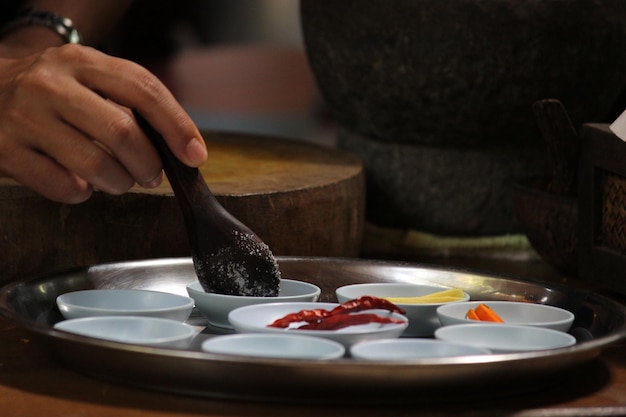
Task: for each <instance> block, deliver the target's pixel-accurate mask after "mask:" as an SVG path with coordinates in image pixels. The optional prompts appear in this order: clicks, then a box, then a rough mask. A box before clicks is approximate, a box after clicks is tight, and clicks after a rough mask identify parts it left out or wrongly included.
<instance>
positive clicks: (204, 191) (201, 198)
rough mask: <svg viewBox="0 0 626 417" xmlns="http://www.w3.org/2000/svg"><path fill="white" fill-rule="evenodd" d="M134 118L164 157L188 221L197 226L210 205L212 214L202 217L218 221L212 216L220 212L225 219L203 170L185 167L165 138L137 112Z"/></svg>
mask: <svg viewBox="0 0 626 417" xmlns="http://www.w3.org/2000/svg"><path fill="white" fill-rule="evenodd" d="M133 114H134V116H135V118H136V119H137V123H138V124H139V126H140V127H141V128H142V129H143V131H144V132H145V133H146V135H147V136H148V138H149V139H150V141H151V142H152V144H153V145H154V147H155V148H156V150H157V152H158V153H159V156H160V157H161V162H162V163H163V170H164V171H165V174H166V175H167V178H168V179H169V181H170V185H171V186H172V189H173V190H174V194H175V195H176V197H177V199H178V202H179V204H180V205H181V209H182V210H183V215H184V217H185V220H186V221H187V222H188V223H194V224H195V221H194V220H193V219H192V217H195V216H197V215H199V214H200V213H198V209H199V208H202V207H205V205H209V206H210V210H203V213H202V215H203V216H204V217H206V216H208V217H212V218H214V216H211V212H212V210H216V211H217V212H219V213H220V214H221V215H227V214H225V213H226V211H225V210H224V208H223V207H222V206H221V205H220V204H219V202H218V201H217V199H216V198H215V196H214V195H213V193H212V192H211V190H210V189H209V187H208V185H207V184H206V182H205V181H204V178H203V177H202V173H201V172H200V170H199V169H198V168H192V167H189V166H187V165H185V164H183V163H182V162H181V161H180V160H179V159H178V158H177V157H176V155H174V153H173V152H172V151H171V149H170V148H169V146H168V145H167V143H166V142H165V139H163V136H161V134H160V133H159V132H157V131H156V130H155V129H154V128H153V127H152V125H150V123H148V121H147V120H145V119H144V118H143V116H141V115H140V114H139V113H138V112H137V111H135V110H133ZM190 225H191V224H190Z"/></svg>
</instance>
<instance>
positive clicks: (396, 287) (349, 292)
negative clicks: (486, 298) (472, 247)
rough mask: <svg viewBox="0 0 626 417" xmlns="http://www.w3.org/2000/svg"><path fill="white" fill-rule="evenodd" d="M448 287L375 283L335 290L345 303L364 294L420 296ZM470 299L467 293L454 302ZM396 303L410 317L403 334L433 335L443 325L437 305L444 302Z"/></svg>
mask: <svg viewBox="0 0 626 417" xmlns="http://www.w3.org/2000/svg"><path fill="white" fill-rule="evenodd" d="M447 289H450V288H449V287H440V286H435V285H420V284H402V283H397V284H396V283H374V284H353V285H346V286H343V287H339V288H337V289H336V290H335V294H336V296H337V300H338V301H339V302H340V303H343V302H345V301H348V300H351V299H354V298H358V297H360V296H363V295H372V296H375V297H380V298H386V297H420V296H423V295H428V294H432V293H435V292H438V291H443V290H447ZM469 299H470V296H469V294H467V293H465V297H464V298H463V299H462V300H459V301H454V302H452V303H457V302H460V301H467V300H469ZM395 304H396V305H397V306H398V307H400V308H402V309H403V310H404V311H406V316H407V317H408V318H409V327H407V329H406V330H405V331H404V333H403V336H412V337H432V335H433V332H434V331H435V329H437V328H438V327H439V326H441V324H440V323H439V318H438V317H437V307H439V306H441V305H443V304H442V303H432V304H431V303H429V304H403V303H395ZM445 304H451V303H445Z"/></svg>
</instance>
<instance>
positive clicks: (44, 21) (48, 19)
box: [0, 7, 81, 43]
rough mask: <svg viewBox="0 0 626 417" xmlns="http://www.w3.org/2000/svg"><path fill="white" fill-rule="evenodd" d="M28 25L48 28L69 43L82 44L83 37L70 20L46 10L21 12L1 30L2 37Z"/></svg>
mask: <svg viewBox="0 0 626 417" xmlns="http://www.w3.org/2000/svg"><path fill="white" fill-rule="evenodd" d="M28 25H39V26H44V27H47V28H49V29H51V30H53V31H54V32H56V33H57V34H58V35H59V36H61V37H62V38H63V40H64V41H65V42H67V43H81V36H80V34H79V33H78V31H77V30H76V28H75V27H74V23H73V22H72V20H71V19H70V18H68V17H63V16H59V15H57V14H55V13H52V12H49V11H46V10H36V9H34V8H32V7H30V8H27V9H24V10H22V11H20V12H19V13H18V14H17V15H16V16H15V18H13V20H11V21H9V22H8V23H7V24H6V25H5V26H4V27H3V28H2V29H1V30H0V36H4V35H5V34H7V33H9V32H11V31H13V30H16V29H18V28H21V27H23V26H28Z"/></svg>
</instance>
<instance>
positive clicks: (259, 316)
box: [228, 303, 408, 348]
mask: <svg viewBox="0 0 626 417" xmlns="http://www.w3.org/2000/svg"><path fill="white" fill-rule="evenodd" d="M336 306H338V304H337V303H271V304H256V305H250V306H246V307H240V308H237V309H235V310H233V311H231V312H230V314H229V315H228V320H229V321H230V323H231V325H232V326H233V327H234V329H235V330H236V331H237V332H239V333H273V334H285V333H288V334H289V335H302V336H315V337H322V338H325V339H330V340H334V341H335V342H339V343H341V344H342V345H344V346H345V347H346V348H349V347H350V346H351V345H353V344H355V343H359V342H363V341H366V340H374V339H390V338H395V337H399V336H400V335H401V334H402V332H403V331H404V330H405V329H406V327H407V325H408V319H407V318H406V317H405V316H403V315H401V314H397V313H390V312H388V311H382V310H367V311H362V312H359V313H353V314H365V313H376V314H379V315H381V316H383V317H393V318H394V319H397V320H401V321H402V323H391V324H380V323H369V324H363V325H356V326H349V327H344V328H342V329H339V330H298V329H296V328H295V327H297V326H298V325H300V324H302V323H294V325H293V326H290V327H289V328H287V329H282V328H276V327H268V325H269V324H271V323H273V322H274V321H275V320H277V319H279V318H281V317H284V316H286V315H287V314H291V313H297V312H299V311H301V310H313V309H318V308H322V309H326V310H331V309H333V308H335V307H336Z"/></svg>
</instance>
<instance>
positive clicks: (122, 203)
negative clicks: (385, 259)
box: [0, 132, 365, 281]
mask: <svg viewBox="0 0 626 417" xmlns="http://www.w3.org/2000/svg"><path fill="white" fill-rule="evenodd" d="M203 136H204V138H205V140H206V141H207V146H208V150H209V160H208V161H207V163H206V164H205V165H204V166H202V167H201V171H202V173H203V175H204V177H205V179H206V181H207V184H208V185H209V188H210V189H211V190H212V191H213V193H214V194H215V196H216V197H217V199H218V200H219V201H220V203H221V204H222V205H223V206H224V207H225V208H226V210H228V211H229V212H230V213H231V214H233V215H234V216H235V217H237V218H238V219H239V220H241V221H242V222H243V223H244V224H246V225H247V226H249V227H250V228H251V229H252V230H253V231H254V232H256V233H257V234H258V235H259V237H260V238H261V239H262V240H263V241H264V242H265V243H267V244H268V245H269V246H270V249H271V250H272V252H273V253H274V254H275V255H282V256H288V255H294V256H342V257H352V256H358V254H359V251H360V245H361V240H362V236H363V226H364V217H365V216H364V210H365V209H364V206H365V186H364V172H363V166H362V163H361V161H360V159H359V158H357V157H356V156H354V155H352V154H350V153H347V152H344V151H341V150H338V149H334V148H329V147H325V146H319V145H315V144H312V143H308V142H302V141H293V140H287V139H278V138H271V137H262V136H254V135H248V134H235V133H218V132H203ZM0 218H2V222H0V240H1V242H2V248H3V251H2V255H0V268H2V271H3V278H2V279H0V281H6V280H9V279H12V278H15V277H18V276H24V275H28V274H33V273H39V272H44V271H49V270H58V269H59V268H67V267H73V266H82V265H90V264H97V263H103V262H111V261H118V260H129V259H145V258H158V257H169V256H189V255H190V250H189V243H188V240H187V231H186V229H185V226H184V223H183V220H182V215H181V214H180V209H179V207H178V203H177V202H176V199H175V196H174V194H173V191H172V190H171V188H170V186H169V183H168V182H167V181H164V182H163V184H162V185H161V186H160V187H158V188H155V189H150V190H146V189H142V188H140V187H135V188H133V189H132V190H131V191H130V192H129V193H126V194H124V195H121V196H110V195H107V194H103V193H94V195H93V196H92V198H90V199H89V200H88V201H86V202H85V203H82V204H77V205H67V204H60V203H55V202H52V201H49V200H46V199H44V198H42V197H41V196H39V195H37V194H35V193H34V192H32V191H30V190H29V189H26V188H24V187H22V186H20V185H19V184H17V183H15V182H14V181H12V180H9V179H6V178H5V179H0Z"/></svg>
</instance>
